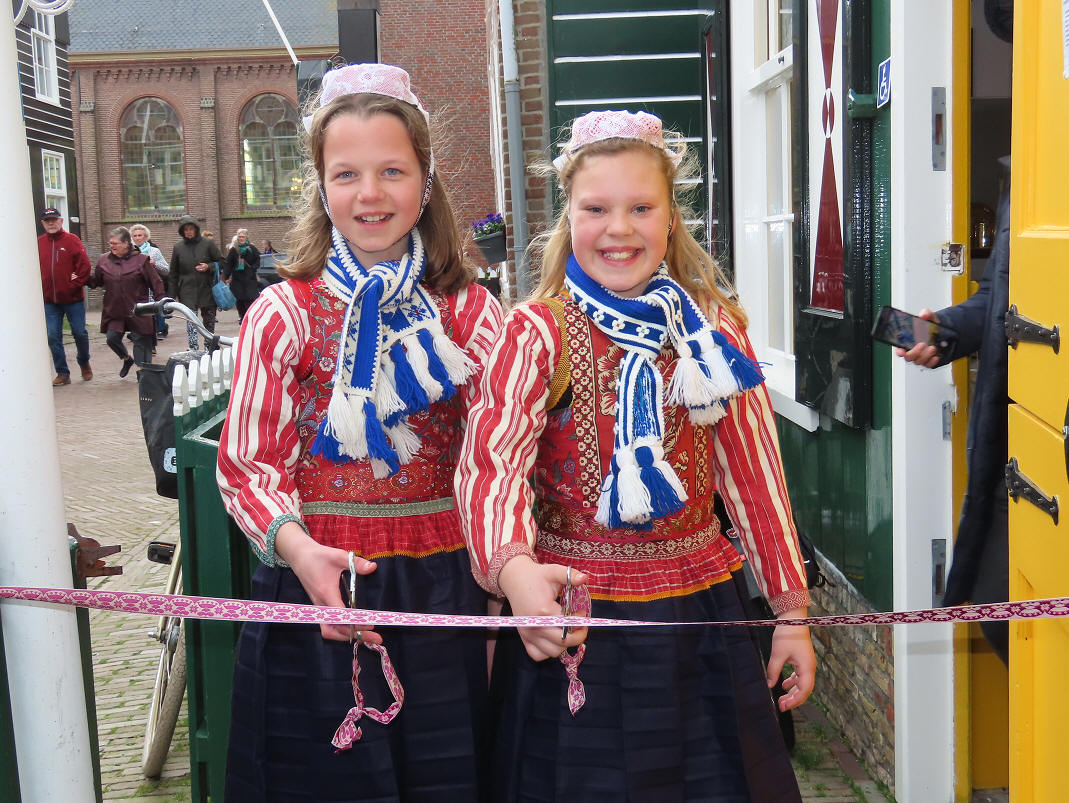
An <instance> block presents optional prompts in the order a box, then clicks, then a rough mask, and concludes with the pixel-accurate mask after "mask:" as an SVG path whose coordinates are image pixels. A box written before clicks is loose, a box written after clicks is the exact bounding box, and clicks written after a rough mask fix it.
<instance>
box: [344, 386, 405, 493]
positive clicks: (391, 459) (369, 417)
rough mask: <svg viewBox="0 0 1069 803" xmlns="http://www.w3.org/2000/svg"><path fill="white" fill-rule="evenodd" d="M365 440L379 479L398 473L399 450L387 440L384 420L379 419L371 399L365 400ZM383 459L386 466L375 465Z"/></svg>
mask: <svg viewBox="0 0 1069 803" xmlns="http://www.w3.org/2000/svg"><path fill="white" fill-rule="evenodd" d="M363 413H364V440H365V441H366V443H367V446H366V449H367V452H366V454H367V457H370V458H371V461H372V467H373V468H374V470H375V476H376V477H378V478H379V479H382V477H385V476H389V474H396V473H397V472H398V471H400V470H401V464H400V461H399V460H398V458H397V452H395V451H394V450H393V448H392V447H391V446H390V442H389V441H388V440H386V431H385V430H384V429H383V428H382V422H381V421H379V413H378V410H376V409H375V402H373V401H372V400H371V399H365V400H364V410H363ZM363 456H364V455H354V457H363ZM379 460H381V461H382V462H383V463H384V464H385V466H380V465H375V461H379ZM384 468H388V469H389V472H388V473H387V474H380V472H381V471H382V470H383V469H384Z"/></svg>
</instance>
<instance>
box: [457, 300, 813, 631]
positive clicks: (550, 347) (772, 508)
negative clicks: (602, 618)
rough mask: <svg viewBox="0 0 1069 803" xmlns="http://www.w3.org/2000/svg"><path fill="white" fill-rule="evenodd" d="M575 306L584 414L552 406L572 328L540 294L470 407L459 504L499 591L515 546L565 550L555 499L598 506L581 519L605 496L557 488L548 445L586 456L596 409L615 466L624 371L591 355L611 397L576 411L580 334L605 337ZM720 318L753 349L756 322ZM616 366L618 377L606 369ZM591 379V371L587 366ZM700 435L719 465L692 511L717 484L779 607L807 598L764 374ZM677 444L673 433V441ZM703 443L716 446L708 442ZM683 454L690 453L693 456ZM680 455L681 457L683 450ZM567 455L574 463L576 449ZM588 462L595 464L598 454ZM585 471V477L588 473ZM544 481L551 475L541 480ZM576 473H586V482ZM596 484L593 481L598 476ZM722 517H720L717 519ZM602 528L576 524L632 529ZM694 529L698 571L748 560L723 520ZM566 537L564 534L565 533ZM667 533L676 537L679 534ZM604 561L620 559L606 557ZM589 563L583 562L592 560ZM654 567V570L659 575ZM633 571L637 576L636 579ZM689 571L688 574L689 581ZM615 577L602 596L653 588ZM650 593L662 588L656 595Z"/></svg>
mask: <svg viewBox="0 0 1069 803" xmlns="http://www.w3.org/2000/svg"><path fill="white" fill-rule="evenodd" d="M569 306H572V307H573V309H572V310H571V311H570V312H569V316H570V318H569V320H570V323H569V332H570V334H569V348H570V350H571V351H572V352H573V355H572V357H571V365H572V381H573V402H572V408H573V415H572V419H573V421H571V422H570V424H569V427H570V428H561V427H558V426H556V424H554V422H553V420H551V419H552V416H551V415H550V414H549V412H548V411H547V410H546V402H547V399H548V398H549V393H550V384H551V377H552V376H553V374H554V371H555V370H557V364H558V360H559V358H560V354H561V334H560V326H559V324H558V322H557V320H556V319H555V318H554V316H553V313H552V311H551V310H550V309H549V308H548V307H547V306H546V305H544V304H540V303H537V302H536V303H530V304H523V305H520V306H518V307H516V308H515V309H513V310H512V311H511V312H510V313H509V314H508V315H507V316H506V318H505V323H504V326H503V329H502V333H501V336H500V337H499V338H498V340H497V342H496V344H495V346H494V348H493V351H492V352H491V354H490V356H489V361H488V363H487V366H486V371H485V372H484V374H483V377H482V381H481V383H480V386H479V390H478V395H477V397H476V399H475V400H474V404H473V406H472V408H471V411H470V414H469V418H468V434H467V437H466V438H465V440H464V446H463V449H462V452H461V455H460V459H459V462H458V465H457V472H456V497H457V505H458V510H459V512H460V518H461V522H462V526H463V527H464V529H465V536H466V537H467V540H468V547H469V550H470V551H471V555H472V568H473V571H474V572H475V575H476V579H477V580H479V582H480V583H481V584H482V585H483V586H484V587H485V588H487V589H488V590H489V591H491V592H493V593H498V594H500V593H501V589H500V586H499V585H498V575H499V573H500V571H501V568H502V566H503V565H504V564H505V563H506V562H507V561H508V560H509V559H511V558H512V557H514V556H516V555H518V554H534V552H535V551H541V552H547V551H548V553H549V557H550V558H552V557H553V555H554V554H560V553H559V551H558V550H557V549H556V548H555V546H554V544H553V543H550V542H549V537H548V536H547V535H546V534H545V533H543V537H544V538H545V539H546V541H547V543H546V544H540V543H539V542H538V538H539V529H540V527H539V525H540V524H541V522H542V520H543V518H544V517H545V516H546V513H545V510H546V509H547V508H548V507H550V506H551V505H558V506H559V504H558V503H559V502H560V500H561V499H562V498H563V499H564V500H565V502H568V501H569V500H570V501H571V507H572V508H573V509H579V513H580V515H582V516H586V517H587V519H581V518H578V517H574V518H573V519H572V522H573V523H572V524H571V525H570V526H571V527H572V528H573V529H574V528H577V527H578V528H582V527H584V524H583V522H584V521H589V520H591V519H592V516H593V508H594V507H596V489H594V491H593V494H591V493H589V492H588V493H586V494H583V493H581V492H572V491H570V490H568V489H566V488H565V486H567V485H569V484H572V483H570V482H565V481H561V480H559V479H558V480H557V487H549V482H551V481H552V478H551V477H547V476H545V475H546V474H547V472H546V471H544V470H543V468H542V463H543V461H542V457H541V456H540V453H542V452H544V450H546V449H550V450H556V451H557V452H561V451H562V450H565V451H564V453H565V455H566V452H567V450H571V452H572V453H573V454H574V457H575V459H576V461H577V462H578V463H582V461H583V456H582V453H581V450H582V449H583V448H585V447H584V446H583V442H584V441H587V442H590V441H591V440H592V439H593V437H595V436H592V435H591V434H589V432H587V431H588V430H591V429H593V426H594V425H593V424H592V423H591V422H590V421H587V420H586V419H587V418H590V419H592V420H596V421H597V426H598V427H600V428H601V429H600V431H599V432H598V433H596V434H595V435H596V436H599V437H600V438H601V442H602V444H603V447H602V448H601V453H602V454H601V459H602V461H604V462H603V463H602V465H600V466H595V467H594V469H593V470H594V471H596V472H597V474H596V481H600V478H601V476H603V473H604V470H605V469H606V468H607V457H608V456H607V454H606V452H611V437H612V436H611V428H612V422H613V420H614V419H613V416H612V411H611V409H609V407H608V403H607V401H606V399H608V398H609V397H610V394H611V396H612V397H614V396H615V390H614V387H615V386H614V382H615V373H612V369H615V370H618V368H617V367H616V366H615V365H608V362H611V361H606V360H605V355H603V354H594V355H587V356H586V357H584V358H583V359H586V361H587V362H588V363H590V364H591V365H596V366H601V368H600V369H599V371H600V372H599V373H597V378H596V380H594V384H602V385H604V386H605V387H604V388H603V389H602V390H605V391H607V392H602V391H600V390H599V393H600V395H601V398H600V399H599V400H598V401H597V402H596V404H595V405H594V406H592V407H590V408H589V409H587V408H583V410H582V411H581V412H580V411H576V408H577V404H576V401H575V398H574V394H575V393H576V392H577V391H578V392H580V393H586V391H585V390H584V389H583V388H580V387H576V386H575V383H576V381H577V374H576V371H577V366H579V365H580V362H581V360H577V358H576V356H575V350H576V340H579V341H581V343H580V347H582V348H585V346H584V345H583V343H587V342H589V343H593V344H597V343H599V342H602V341H599V340H597V339H596V334H595V335H586V332H587V331H589V329H590V327H589V326H588V325H587V322H586V319H585V317H583V316H582V313H579V312H577V311H576V310H575V309H574V305H569ZM573 325H574V326H575V327H576V328H575V329H574V333H578V334H580V335H582V336H581V337H578V338H574V337H573V329H572V327H573ZM718 326H719V328H720V331H721V332H723V333H724V334H725V335H726V336H727V337H728V338H729V339H730V340H732V341H734V342H735V343H736V344H737V345H739V347H740V348H741V349H742V350H743V351H744V352H745V353H746V354H748V355H749V356H751V357H753V349H752V347H751V345H750V342H749V340H748V338H747V337H746V334H745V332H744V331H743V330H742V329H740V328H739V327H738V326H737V325H736V324H735V323H734V322H733V321H732V320H731V318H730V317H729V316H728V315H726V314H722V315H720V319H719V321H718ZM583 336H585V337H583ZM596 350H597V349H596V348H595V351H596ZM670 357H671V355H670V354H667V353H666V352H662V355H661V363H662V365H665V364H667V362H666V360H667V359H669V358H670ZM606 366H607V367H606ZM607 370H608V371H609V372H608V373H606V372H607ZM606 376H608V377H609V378H608V379H606ZM581 378H583V377H582V376H580V379H581ZM587 395H592V394H587ZM553 415H557V414H553ZM581 419H582V420H581ZM695 429H697V428H695ZM697 435H698V436H700V437H697V436H696V437H695V438H694V441H693V444H694V445H695V448H699V447H701V448H704V450H705V453H707V455H706V454H705V453H703V456H702V459H703V460H704V461H705V464H707V465H708V466H709V472H708V473H709V476H708V477H707V478H706V479H705V480H704V481H703V483H698V484H697V488H695V487H691V488H690V489H689V491H690V493H691V496H692V500H691V502H689V503H688V508H689V509H690V513H689V518H690V519H694V516H695V515H696V511H697V510H699V509H700V510H709V509H711V500H710V498H708V497H706V496H703V495H702V494H703V493H705V491H706V490H711V489H712V488H716V490H717V491H718V492H719V493H720V494H721V496H722V498H723V500H724V502H725V505H726V508H727V511H728V514H729V516H730V517H731V519H732V521H733V522H734V524H735V527H736V529H737V530H738V532H739V534H740V536H741V542H742V544H743V549H744V551H745V554H746V557H747V558H748V559H749V561H750V563H751V566H752V568H753V570H754V574H755V576H756V578H757V580H758V583H759V584H760V585H761V589H762V591H763V593H764V594H765V596H766V597H767V598H768V600H769V602H770V604H771V605H772V608H773V610H774V611H775V612H776V613H777V614H779V613H783V612H784V611H788V610H792V609H795V608H799V607H805V606H807V605H808V604H809V594H808V591H807V589H806V582H805V572H804V568H803V563H802V558H801V552H800V549H799V547H798V538H797V533H796V530H795V526H794V520H793V516H792V513H791V508H790V502H789V500H788V497H787V487H786V482H785V480H784V474H783V465H782V460H781V458H780V453H779V444H778V440H777V437H776V431H775V423H774V418H773V413H772V408H771V402H770V400H769V396H768V392H767V390H766V389H765V387H764V385H761V386H759V387H757V388H756V389H754V390H753V391H750V392H748V393H745V394H744V395H742V396H741V397H739V398H737V399H734V400H732V401H731V402H730V404H729V406H728V414H727V416H726V417H725V418H723V419H722V420H721V421H720V422H719V423H717V424H716V425H715V426H713V427H712V429H711V432H708V433H697ZM605 443H609V444H610V445H609V446H608V448H607V449H606V448H604V444H605ZM667 443H668V442H667V440H666V445H667ZM703 444H704V446H701V445H703ZM595 448H597V447H595ZM676 457H679V458H682V457H685V455H677V456H676ZM669 460H670V461H672V462H673V463H676V462H677V460H676V459H675V458H674V457H673V455H671V454H670V455H669ZM563 462H564V463H567V461H566V460H565V461H563ZM586 462H587V464H589V463H590V460H589V459H588V460H587V461H586ZM697 462H698V460H696V459H691V460H690V461H689V463H690V465H692V466H693V465H694V464H696V463H697ZM532 472H534V473H535V476H536V482H535V483H534V484H533V485H532V483H531V482H530V481H529V478H530V477H531V476H532ZM587 473H588V474H589V473H591V470H589V469H588V471H587ZM540 475H542V476H540ZM575 476H579V475H578V473H577V474H576V475H575ZM682 476H683V475H682V474H681V477H682ZM547 480H548V481H549V482H547ZM539 481H543V482H545V483H546V484H545V485H543V486H541V487H540V485H539ZM574 484H582V483H580V482H578V481H577V482H575V483H574ZM586 484H587V486H588V488H589V487H590V483H589V481H587V483H586ZM695 491H697V492H698V493H697V494H696V493H695ZM592 495H593V496H594V498H593V499H592V498H591V496H592ZM536 500H537V501H538V503H539V518H540V521H539V522H537V523H536V521H535V517H534V514H533V512H532V503H533V502H535V501H536ZM547 503H549V504H547ZM687 514H688V511H684V513H682V514H678V515H679V516H680V517H684V516H686V515H687ZM701 515H703V516H704V515H708V516H709V517H710V518H711V513H708V514H706V513H704V512H702V513H701ZM568 518H569V515H568V514H564V515H563V516H561V515H558V516H557V520H558V521H561V520H567V519H568ZM662 521H667V520H662ZM575 522H579V524H576V523H575ZM706 524H708V522H706ZM713 524H714V525H715V522H713ZM659 525H660V523H658V526H659ZM691 525H694V526H695V527H696V526H697V525H695V524H694V522H691ZM688 526H689V525H688ZM567 527H568V525H565V529H567ZM597 529H598V527H593V528H588V529H587V531H586V532H579V533H575V535H576V536H577V537H578V538H579V539H586V540H587V541H590V542H595V545H596V546H598V545H597V544H596V542H597V541H598V540H599V539H602V540H615V541H617V542H618V543H619V538H618V537H617V536H618V534H620V533H621V532H623V531H618V530H611V531H610V530H604V529H603V528H602V532H601V533H600V534H599V533H595V532H592V530H597ZM676 529H679V528H678V527H677V528H676ZM694 532H695V533H696V535H700V537H701V539H703V540H702V544H703V546H702V547H701V550H702V554H701V555H700V556H698V557H695V556H694V555H687V556H685V561H686V566H687V568H688V569H689V570H691V571H693V569H694V567H695V566H700V571H702V572H706V573H708V574H710V575H719V576H726V575H727V574H728V573H729V572H730V571H731V570H733V569H735V568H738V555H737V553H735V552H734V550H733V549H732V548H731V547H730V545H729V544H727V542H726V540H725V539H723V538H722V537H721V536H719V535H718V533H717V532H716V531H715V529H714V528H713V527H708V526H706V528H705V530H703V531H700V532H699V531H698V530H697V529H695V530H694ZM688 537H691V536H688ZM554 540H555V541H559V540H560V539H559V538H558V537H557V535H556V534H554ZM641 541H642V539H641V537H638V538H633V539H631V543H629V544H626V545H625V546H626V547H627V549H628V550H631V551H633V550H634V549H637V548H648V546H649V545H648V544H647V545H642V544H641ZM663 543H665V546H669V544H668V543H667V542H663ZM673 548H675V547H674V546H673ZM677 551H678V550H677ZM590 554H593V553H592V552H591V553H590ZM599 554H601V553H599ZM669 560H670V559H669V556H668V555H667V552H666V553H665V556H664V561H665V563H664V566H665V567H666V568H667V570H668V572H669V574H670V573H671V572H672V571H675V568H676V567H674V566H671V565H670V564H669V563H668V561H669ZM553 562H561V561H558V560H554V561H553ZM589 565H598V564H596V563H594V564H589ZM600 565H608V566H612V565H613V564H612V563H611V562H609V563H608V564H606V563H604V562H603V563H602V564H600ZM579 568H583V566H582V565H580V566H579ZM585 570H586V569H584V571H585ZM647 571H648V573H649V574H650V575H651V576H652V575H653V574H654V572H652V571H649V570H647ZM683 579H686V578H683ZM705 579H706V580H707V583H706V584H708V582H712V581H714V578H711V577H706V578H705ZM622 582H624V583H625V584H626V582H627V581H626V580H623V581H622ZM682 582H683V580H682V579H681V581H680V583H681V584H682ZM609 585H611V584H605V583H603V584H602V586H603V588H605V589H606V590H605V593H604V594H602V595H601V596H603V597H605V598H615V599H621V598H625V597H624V594H625V592H626V593H627V594H628V596H626V598H629V599H640V598H643V597H642V596H641V594H639V595H638V596H635V595H634V594H635V593H636V591H641V589H623V590H621V588H620V587H619V586H620V584H619V583H616V584H615V586H613V587H612V588H609V587H608V586H609ZM591 593H592V595H593V596H595V598H597V597H598V596H599V594H598V591H597V583H596V582H595V584H594V586H593V587H592V588H591ZM677 593H683V589H679V590H678V591H677ZM661 595H662V596H663V594H661ZM645 598H652V595H647V596H646V597H645Z"/></svg>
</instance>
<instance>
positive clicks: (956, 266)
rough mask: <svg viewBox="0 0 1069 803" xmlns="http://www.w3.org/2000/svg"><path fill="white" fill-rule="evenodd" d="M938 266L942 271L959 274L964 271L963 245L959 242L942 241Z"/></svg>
mask: <svg viewBox="0 0 1069 803" xmlns="http://www.w3.org/2000/svg"><path fill="white" fill-rule="evenodd" d="M939 267H940V268H941V269H942V271H943V273H953V274H954V275H956V276H960V275H961V274H962V273H964V272H965V246H964V245H962V244H961V243H943V248H942V250H941V251H940V252H939Z"/></svg>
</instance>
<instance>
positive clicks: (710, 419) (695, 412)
mask: <svg viewBox="0 0 1069 803" xmlns="http://www.w3.org/2000/svg"><path fill="white" fill-rule="evenodd" d="M727 414H728V412H727V410H725V409H724V405H722V404H720V403H719V402H716V403H714V404H710V405H708V406H707V407H692V408H691V409H690V422H691V423H692V424H697V425H698V426H711V425H712V424H715V423H716V422H717V421H719V420H720V419H721V418H723V417H724V416H726V415H727Z"/></svg>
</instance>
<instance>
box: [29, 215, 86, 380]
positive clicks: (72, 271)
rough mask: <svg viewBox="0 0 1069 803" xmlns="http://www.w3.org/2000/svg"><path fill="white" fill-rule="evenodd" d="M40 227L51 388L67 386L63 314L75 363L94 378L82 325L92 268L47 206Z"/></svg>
mask: <svg viewBox="0 0 1069 803" xmlns="http://www.w3.org/2000/svg"><path fill="white" fill-rule="evenodd" d="M41 226H43V227H44V230H45V233H44V234H42V235H41V236H40V237H38V238H37V253H38V255H39V256H40V258H41V285H42V289H43V291H44V299H45V323H46V325H47V328H48V348H49V350H50V351H51V352H52V363H53V365H54V366H55V369H56V378H55V379H53V380H52V386H53V387H60V386H61V385H69V384H70V383H71V370H70V368H69V367H68V366H67V353H66V352H65V351H64V349H63V318H64V316H66V318H67V321H68V322H69V323H70V326H71V334H72V335H74V344H75V346H76V347H77V349H78V365H79V366H80V367H81V369H82V379H83V380H85V381H87V382H88V381H89V380H90V379H92V378H93V369H92V368H90V367H89V332H87V331H86V328H85V290H84V289H83V288H84V287H85V285H86V283H87V282H88V281H89V271H90V268H91V267H92V265H91V263H90V262H89V254H87V253H86V251H85V246H84V245H83V244H82V241H81V240H80V239H78V237H77V235H74V234H71V233H70V232H68V231H64V230H63V216H62V215H61V214H60V213H59V210H57V209H54V208H52V207H49V208H47V209H45V210H44V211H42V212H41Z"/></svg>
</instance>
